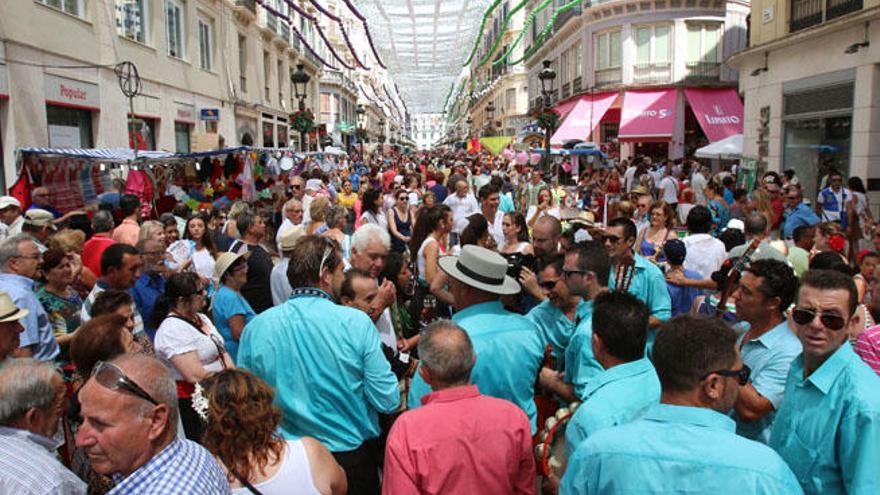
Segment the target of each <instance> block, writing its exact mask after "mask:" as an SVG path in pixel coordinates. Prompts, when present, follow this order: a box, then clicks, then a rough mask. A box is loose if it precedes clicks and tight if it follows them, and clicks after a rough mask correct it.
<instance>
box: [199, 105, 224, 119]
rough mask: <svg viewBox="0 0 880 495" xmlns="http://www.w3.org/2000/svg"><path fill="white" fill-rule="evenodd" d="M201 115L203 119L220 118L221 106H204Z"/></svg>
mask: <svg viewBox="0 0 880 495" xmlns="http://www.w3.org/2000/svg"><path fill="white" fill-rule="evenodd" d="M199 117H200V118H201V119H202V120H220V109H219V108H203V109H202V111H201V114H200V115H199Z"/></svg>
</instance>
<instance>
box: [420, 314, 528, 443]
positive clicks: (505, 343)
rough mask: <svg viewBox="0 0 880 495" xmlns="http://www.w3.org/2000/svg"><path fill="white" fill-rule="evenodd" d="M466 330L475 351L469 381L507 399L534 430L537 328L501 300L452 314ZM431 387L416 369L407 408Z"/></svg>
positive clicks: (491, 393) (483, 392) (485, 391)
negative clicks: (509, 309) (515, 406)
mask: <svg viewBox="0 0 880 495" xmlns="http://www.w3.org/2000/svg"><path fill="white" fill-rule="evenodd" d="M452 320H453V321H454V322H455V323H457V324H458V325H459V326H461V327H462V328H464V329H465V331H467V333H468V336H470V338H471V342H472V343H473V346H474V352H476V354H477V362H476V364H475V365H474V369H473V371H472V372H471V383H473V384H474V385H476V386H478V387H479V388H480V393H481V394H484V395H490V396H492V397H497V398H499V399H506V400H509V401H510V402H513V403H514V404H516V405H517V406H519V407H520V409H522V410H523V411H524V412H525V413H526V416H528V417H529V422H531V424H532V433H533V434H534V433H535V431H536V422H537V419H538V412H537V409H536V408H535V379H536V378H537V376H538V368H539V367H540V366H541V362H542V361H543V359H544V352H543V348H542V347H541V341H540V340H539V338H538V329H537V327H536V326H535V324H534V323H532V322H531V321H530V320H529V319H528V318H526V317H525V316H522V315H518V314H515V313H511V312H509V311H506V310H505V309H504V307H503V306H502V305H501V301H491V302H485V303H480V304H475V305H473V306H470V307H468V308H465V309H463V310H461V311H459V312H457V313H455V315H453V316H452ZM430 392H431V388H430V387H428V385H427V384H426V383H425V381H424V380H423V379H422V377H421V375H420V374H418V373H416V375H415V376H414V377H413V380H412V384H411V386H410V389H409V396H408V399H409V400H408V401H407V402H408V405H409V407H410V409H412V408H415V407H418V406H421V405H422V400H421V399H422V397H423V396H425V395H427V394H429V393H430Z"/></svg>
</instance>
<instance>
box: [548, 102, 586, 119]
mask: <svg viewBox="0 0 880 495" xmlns="http://www.w3.org/2000/svg"><path fill="white" fill-rule="evenodd" d="M578 101H580V100H579V99H577V98H572V99H570V100H566V101H564V102H562V103H560V104H558V105H556V106H555V107H553V110H556V112H557V113H559V116H560V117H561V118H563V119H564V118H565V116H566V114H568V113H569V112H570V111H571V109H572V108H574V106H575V105H577V104H578Z"/></svg>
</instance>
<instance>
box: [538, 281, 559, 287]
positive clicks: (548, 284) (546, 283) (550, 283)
mask: <svg viewBox="0 0 880 495" xmlns="http://www.w3.org/2000/svg"><path fill="white" fill-rule="evenodd" d="M559 280H560V279H556V280H545V281H544V282H541V283H540V284H538V285H540V286H541V288H542V289H544V290H553V289H555V288H556V284H558V283H559Z"/></svg>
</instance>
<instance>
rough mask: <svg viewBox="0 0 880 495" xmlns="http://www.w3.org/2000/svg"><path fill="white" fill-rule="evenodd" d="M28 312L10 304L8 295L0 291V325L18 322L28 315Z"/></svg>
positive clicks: (10, 300)
mask: <svg viewBox="0 0 880 495" xmlns="http://www.w3.org/2000/svg"><path fill="white" fill-rule="evenodd" d="M28 313H30V311H28V310H26V309H22V308H19V307H18V306H16V305H15V303H14V302H12V298H11V297H9V294H7V293H5V292H3V291H0V323H6V322H7V321H18V320H20V319H22V318H24V317H25V316H27V315H28Z"/></svg>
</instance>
